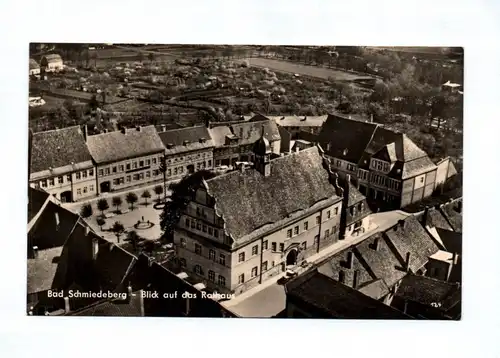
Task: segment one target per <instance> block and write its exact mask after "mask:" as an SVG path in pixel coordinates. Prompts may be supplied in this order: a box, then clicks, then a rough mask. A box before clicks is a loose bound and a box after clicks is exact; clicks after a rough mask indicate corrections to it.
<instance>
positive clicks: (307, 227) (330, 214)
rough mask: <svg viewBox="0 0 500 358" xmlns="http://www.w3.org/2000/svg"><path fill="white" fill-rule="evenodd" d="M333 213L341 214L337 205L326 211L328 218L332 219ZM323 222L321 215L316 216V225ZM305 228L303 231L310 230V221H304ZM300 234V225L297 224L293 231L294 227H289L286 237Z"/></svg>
mask: <svg viewBox="0 0 500 358" xmlns="http://www.w3.org/2000/svg"><path fill="white" fill-rule="evenodd" d="M332 213H333V215H338V214H339V208H338V207H336V208H334V209H333V210H327V211H326V219H327V220H328V219H331V217H332ZM320 222H321V217H320V216H316V225H319V224H320ZM303 228H304V230H303V231H307V230H309V222H308V221H306V222H304V224H303ZM299 234H300V226H299V225H296V226H295V227H294V228H293V231H292V229H288V230H287V232H286V237H287V238H291V237H292V236H297V235H299Z"/></svg>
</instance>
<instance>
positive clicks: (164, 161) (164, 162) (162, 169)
mask: <svg viewBox="0 0 500 358" xmlns="http://www.w3.org/2000/svg"><path fill="white" fill-rule="evenodd" d="M158 169H159V170H160V172H161V173H163V201H164V202H166V201H167V159H166V158H165V156H163V157H161V158H160V167H159V168H158Z"/></svg>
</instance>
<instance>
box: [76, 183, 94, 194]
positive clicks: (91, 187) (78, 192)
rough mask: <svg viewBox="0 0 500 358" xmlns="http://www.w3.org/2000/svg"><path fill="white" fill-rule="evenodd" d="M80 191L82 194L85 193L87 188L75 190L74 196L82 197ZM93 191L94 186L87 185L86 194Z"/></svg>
mask: <svg viewBox="0 0 500 358" xmlns="http://www.w3.org/2000/svg"><path fill="white" fill-rule="evenodd" d="M82 189H83V194H86V193H87V187H86V186H84V187H83V188H78V189H76V195H82ZM93 191H94V186H93V185H89V187H88V192H93Z"/></svg>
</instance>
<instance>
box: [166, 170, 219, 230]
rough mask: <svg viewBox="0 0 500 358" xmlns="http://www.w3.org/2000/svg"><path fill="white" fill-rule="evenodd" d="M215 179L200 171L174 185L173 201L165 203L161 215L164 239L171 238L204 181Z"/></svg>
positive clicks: (211, 173)
mask: <svg viewBox="0 0 500 358" xmlns="http://www.w3.org/2000/svg"><path fill="white" fill-rule="evenodd" d="M213 177H215V174H214V173H213V172H210V171H207V170H200V171H198V172H196V173H194V174H191V175H189V176H186V177H184V178H183V179H182V180H181V181H180V182H178V183H172V184H171V185H170V189H171V191H172V195H171V200H170V201H168V202H165V207H164V208H163V212H162V213H161V214H160V227H161V229H162V230H163V232H164V233H163V237H167V238H171V237H172V235H173V230H174V227H175V225H177V223H178V221H179V219H180V216H181V213H182V212H183V210H184V209H185V208H186V206H187V204H188V203H189V201H190V200H191V199H192V198H193V196H194V194H195V192H196V189H197V188H198V187H199V186H200V185H201V183H202V181H203V180H208V179H211V178H213Z"/></svg>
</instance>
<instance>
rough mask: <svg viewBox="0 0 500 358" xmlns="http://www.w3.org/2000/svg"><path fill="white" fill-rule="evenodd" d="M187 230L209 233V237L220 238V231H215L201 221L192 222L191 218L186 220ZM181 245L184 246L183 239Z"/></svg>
mask: <svg viewBox="0 0 500 358" xmlns="http://www.w3.org/2000/svg"><path fill="white" fill-rule="evenodd" d="M186 228H191V229H196V230H198V231H201V232H204V233H207V234H208V235H210V236H213V237H215V238H218V237H219V230H217V229H214V228H212V227H210V226H208V225H207V224H205V223H203V222H201V221H196V220H192V219H191V220H190V219H189V218H186ZM181 244H182V239H181Z"/></svg>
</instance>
